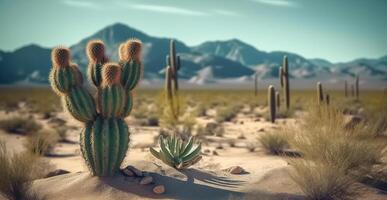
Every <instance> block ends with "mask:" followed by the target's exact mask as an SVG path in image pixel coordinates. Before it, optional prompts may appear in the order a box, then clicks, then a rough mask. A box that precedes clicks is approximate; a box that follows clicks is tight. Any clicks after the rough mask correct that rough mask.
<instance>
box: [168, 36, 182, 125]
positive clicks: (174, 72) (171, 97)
mask: <svg viewBox="0 0 387 200" xmlns="http://www.w3.org/2000/svg"><path fill="white" fill-rule="evenodd" d="M166 64H167V67H166V71H165V93H166V101H167V104H168V107H169V110H170V113H171V114H172V116H173V118H174V120H175V121H178V118H179V115H180V104H179V92H178V91H179V82H178V70H179V69H180V57H179V56H176V49H175V42H174V41H173V40H171V42H170V55H167V56H166Z"/></svg>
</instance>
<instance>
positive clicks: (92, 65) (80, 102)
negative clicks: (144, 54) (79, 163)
mask: <svg viewBox="0 0 387 200" xmlns="http://www.w3.org/2000/svg"><path fill="white" fill-rule="evenodd" d="M86 52H87V55H88V57H89V67H88V78H89V80H90V82H91V83H92V84H93V85H94V86H95V87H97V95H96V96H97V97H96V99H94V98H93V96H92V95H91V94H90V92H89V91H87V90H86V89H85V88H84V87H83V79H82V75H81V73H80V71H79V69H78V67H77V66H76V65H75V64H72V63H71V56H70V50H69V49H67V48H62V47H59V48H54V49H53V50H52V54H51V56H52V63H53V68H52V70H51V73H50V82H51V86H52V88H53V89H54V91H55V92H56V93H57V94H58V95H59V96H61V98H62V101H63V102H64V104H63V106H64V108H65V109H66V110H67V111H68V112H69V113H70V114H71V115H72V116H73V117H74V118H75V119H76V120H78V121H80V122H83V125H84V129H83V131H82V132H81V139H80V145H81V151H82V156H83V158H84V159H85V161H86V164H87V165H88V167H89V169H90V171H91V173H92V174H93V175H96V176H111V175H113V174H114V173H115V172H117V171H118V170H119V168H120V165H121V163H122V161H123V160H124V158H125V155H126V151H127V149H128V143H129V130H128V126H127V125H126V123H125V121H124V118H125V117H126V116H128V115H129V114H130V111H131V109H132V102H133V100H132V95H131V91H132V90H133V89H134V86H136V84H137V82H138V81H139V77H140V75H141V70H142V67H141V61H140V59H139V58H140V53H141V42H140V41H139V40H136V39H131V40H128V42H126V43H124V44H122V45H120V51H119V52H120V59H121V65H120V64H116V63H106V62H107V58H106V56H105V46H104V44H103V42H102V41H100V40H93V41H90V42H89V43H88V45H87V49H86Z"/></svg>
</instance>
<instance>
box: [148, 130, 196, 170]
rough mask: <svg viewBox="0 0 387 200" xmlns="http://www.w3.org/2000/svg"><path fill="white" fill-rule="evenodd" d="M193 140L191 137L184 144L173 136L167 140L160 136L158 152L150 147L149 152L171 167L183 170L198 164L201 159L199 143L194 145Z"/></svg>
mask: <svg viewBox="0 0 387 200" xmlns="http://www.w3.org/2000/svg"><path fill="white" fill-rule="evenodd" d="M194 140H195V139H194V138H193V137H190V138H189V140H188V141H187V142H184V141H183V140H182V139H181V138H178V137H176V135H175V134H174V135H173V136H168V137H167V138H164V137H163V136H160V139H159V141H160V150H159V151H157V150H155V149H153V148H152V147H151V148H150V152H151V153H152V154H153V156H155V157H156V158H158V159H160V160H162V161H163V162H164V163H165V164H167V165H169V166H171V167H174V168H176V169H185V168H188V167H190V166H191V165H194V164H195V163H197V162H199V160H200V159H201V158H202V156H201V155H200V154H201V143H198V144H196V145H195V144H194V143H195V141H194ZM194 146H195V147H194Z"/></svg>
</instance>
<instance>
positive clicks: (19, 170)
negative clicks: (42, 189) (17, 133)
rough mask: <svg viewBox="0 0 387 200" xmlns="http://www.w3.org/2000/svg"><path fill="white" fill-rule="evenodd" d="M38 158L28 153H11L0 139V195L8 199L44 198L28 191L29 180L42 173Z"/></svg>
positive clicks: (36, 199)
mask: <svg viewBox="0 0 387 200" xmlns="http://www.w3.org/2000/svg"><path fill="white" fill-rule="evenodd" d="M39 164H41V163H40V161H39V158H38V157H37V156H36V155H34V154H30V153H28V152H27V153H25V152H22V153H12V152H9V151H8V150H7V147H6V145H5V143H4V142H3V141H0V177H1V178H0V192H1V194H0V196H3V197H6V198H7V199H10V200H20V199H23V200H41V199H44V198H42V197H41V196H39V195H38V194H37V193H34V191H30V190H29V189H30V186H31V181H32V180H33V179H36V178H39V177H41V176H42V175H43V173H44V170H42V168H41V167H39V166H38V165H39Z"/></svg>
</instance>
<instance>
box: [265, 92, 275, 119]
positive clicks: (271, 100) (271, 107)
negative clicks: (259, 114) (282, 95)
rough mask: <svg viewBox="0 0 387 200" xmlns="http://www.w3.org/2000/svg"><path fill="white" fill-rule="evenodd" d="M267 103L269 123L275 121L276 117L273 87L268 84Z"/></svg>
mask: <svg viewBox="0 0 387 200" xmlns="http://www.w3.org/2000/svg"><path fill="white" fill-rule="evenodd" d="M267 96H268V103H269V112H270V121H271V123H274V122H275V117H276V108H275V107H276V102H275V88H274V86H272V85H270V86H269V88H268V90H267Z"/></svg>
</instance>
